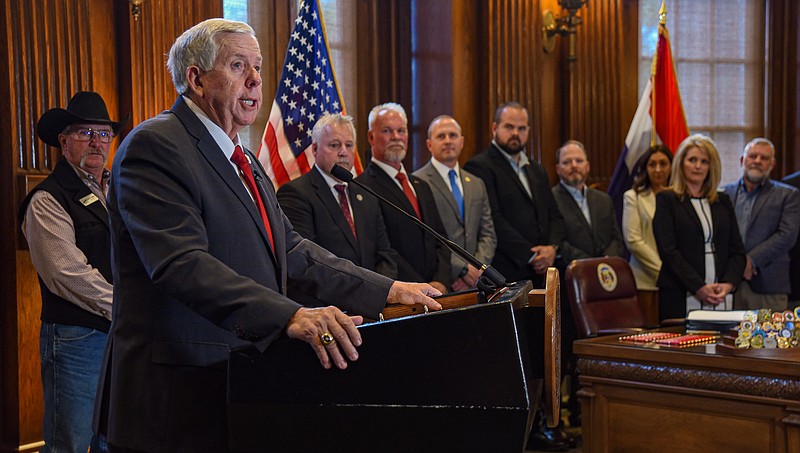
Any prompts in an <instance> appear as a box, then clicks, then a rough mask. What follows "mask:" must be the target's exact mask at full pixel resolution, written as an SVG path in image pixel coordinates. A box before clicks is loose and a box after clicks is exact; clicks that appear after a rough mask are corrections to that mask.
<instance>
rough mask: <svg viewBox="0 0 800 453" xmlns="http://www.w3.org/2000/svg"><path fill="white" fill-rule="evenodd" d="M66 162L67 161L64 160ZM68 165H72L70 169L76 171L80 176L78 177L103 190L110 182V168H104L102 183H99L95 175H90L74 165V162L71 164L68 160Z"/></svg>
mask: <svg viewBox="0 0 800 453" xmlns="http://www.w3.org/2000/svg"><path fill="white" fill-rule="evenodd" d="M64 160H66V159H64ZM67 163H68V164H69V165H70V167H72V168H73V169H74V170H75V172H76V173H77V174H78V177H80V178H81V179H85V180H87V181H91V182H93V183H95V184H97V185H99V186H100V187H101V188H104V187H105V184H106V183H107V182H108V180H109V178H111V172H110V171H109V170H108V168H103V174H102V176H101V177H100V178H101V181H98V180H96V179H95V177H94V175H93V174H91V173H89V172H88V171H86V170H84V169H83V168H81V167H79V166H77V165H75V164H73V163H72V162H70V161H68V160H67Z"/></svg>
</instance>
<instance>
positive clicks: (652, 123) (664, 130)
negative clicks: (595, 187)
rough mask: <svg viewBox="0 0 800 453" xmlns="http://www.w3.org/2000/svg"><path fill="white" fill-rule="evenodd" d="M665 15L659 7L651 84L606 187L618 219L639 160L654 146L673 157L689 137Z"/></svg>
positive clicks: (648, 83) (643, 97)
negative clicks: (663, 148) (670, 153)
mask: <svg viewBox="0 0 800 453" xmlns="http://www.w3.org/2000/svg"><path fill="white" fill-rule="evenodd" d="M665 15H666V13H665V12H664V7H663V5H662V16H661V17H662V19H661V21H660V22H659V27H658V47H657V48H656V54H655V56H654V57H653V64H652V66H651V68H652V69H651V71H650V80H649V81H648V82H647V86H645V89H644V93H642V99H641V100H640V101H639V107H638V108H637V109H636V114H635V115H634V116H633V121H632V122H631V127H630V129H628V135H627V136H626V137H625V146H624V147H623V148H622V154H621V155H620V156H619V161H617V166H616V168H615V169H614V175H613V176H612V177H611V183H610V184H609V186H608V194H609V195H610V196H611V198H612V199H613V200H614V208H615V209H616V212H617V216H618V217H620V218H621V216H622V198H623V197H622V195H623V194H624V193H625V191H626V190H628V189H630V188H631V185H632V184H633V176H634V175H633V172H634V170H635V168H636V163H637V162H638V161H639V158H641V157H642V155H643V154H644V153H645V152H647V149H648V148H649V147H650V146H652V145H655V144H656V143H663V144H664V145H666V146H667V147H668V148H669V149H670V151H672V152H673V153H674V152H675V150H676V148H677V147H678V145H679V144H680V143H681V142H682V141H683V139H685V138H686V137H688V136H689V128H688V126H687V125H686V115H685V114H684V112H683V103H682V102H681V95H680V92H679V91H678V79H677V77H676V76H675V67H674V65H673V63H672V49H671V48H670V45H669V34H668V33H667V27H666V26H665V22H666V18H665Z"/></svg>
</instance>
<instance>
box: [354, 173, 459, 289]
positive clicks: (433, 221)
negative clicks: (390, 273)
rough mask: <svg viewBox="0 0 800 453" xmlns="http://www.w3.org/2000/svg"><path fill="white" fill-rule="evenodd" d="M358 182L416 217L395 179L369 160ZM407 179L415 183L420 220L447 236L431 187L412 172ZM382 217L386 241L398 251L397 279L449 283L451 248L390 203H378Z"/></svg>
mask: <svg viewBox="0 0 800 453" xmlns="http://www.w3.org/2000/svg"><path fill="white" fill-rule="evenodd" d="M356 179H358V181H359V182H361V183H362V184H364V185H365V186H367V187H369V188H370V189H372V190H374V191H375V192H376V193H377V194H379V195H381V196H382V197H384V198H386V199H388V200H389V201H391V202H392V203H394V204H395V205H397V206H399V207H401V208H403V210H404V211H406V212H407V213H409V214H411V215H413V216H416V214H415V213H414V208H413V207H412V206H411V202H410V201H408V198H406V196H405V194H404V193H403V191H402V190H401V189H400V187H398V186H397V184H396V183H395V182H394V180H393V179H392V178H391V177H389V175H387V174H386V172H385V171H383V170H382V169H381V168H380V167H378V166H377V165H375V164H373V163H372V162H370V164H369V165H367V168H366V169H364V172H363V173H362V174H361V175H360V176H359V177H358V178H356ZM408 181H409V182H410V183H411V184H413V185H414V190H415V192H416V193H417V201H418V202H419V209H420V211H421V212H422V219H421V220H422V221H423V222H425V224H426V225H428V226H430V227H431V228H433V229H434V230H435V231H436V232H437V233H439V234H442V235H445V236H446V235H447V233H446V232H445V231H444V227H443V226H442V219H441V218H440V217H439V212H438V211H437V210H436V201H434V199H433V194H432V193H431V189H430V187H428V184H427V183H425V181H423V180H421V179H419V178H417V177H416V176H414V175H408ZM381 210H382V212H383V219H384V220H385V221H386V230H387V231H388V233H389V243H390V244H391V246H392V248H393V249H394V250H396V251H397V253H398V254H399V259H398V261H397V278H398V280H403V281H409V282H431V281H438V282H441V283H443V284H444V285H445V286H450V283H452V282H451V280H450V250H448V249H447V248H446V247H445V246H444V245H442V244H440V243H439V242H438V241H437V240H436V238H434V237H433V236H432V235H431V234H428V233H427V232H425V230H423V229H422V228H421V227H419V226H417V225H415V224H414V223H413V222H412V221H411V220H409V219H408V218H406V216H404V215H403V214H401V213H399V212H397V211H396V210H394V209H393V208H392V207H391V206H388V205H386V204H385V203H381Z"/></svg>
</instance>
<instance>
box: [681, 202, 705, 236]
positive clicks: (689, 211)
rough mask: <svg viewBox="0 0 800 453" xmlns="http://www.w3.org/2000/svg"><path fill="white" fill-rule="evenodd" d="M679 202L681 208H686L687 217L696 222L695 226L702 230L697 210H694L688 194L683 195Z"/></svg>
mask: <svg viewBox="0 0 800 453" xmlns="http://www.w3.org/2000/svg"><path fill="white" fill-rule="evenodd" d="M680 204H681V206H683V209H685V210H686V212H687V215H688V216H689V218H690V219H692V221H694V223H696V224H697V226H698V227H699V228H700V229H701V231H702V228H703V224H702V223H700V217H698V216H697V211H695V210H694V206H693V205H692V199H691V198H690V197H689V196H688V195H687V196H684V197H683V201H680Z"/></svg>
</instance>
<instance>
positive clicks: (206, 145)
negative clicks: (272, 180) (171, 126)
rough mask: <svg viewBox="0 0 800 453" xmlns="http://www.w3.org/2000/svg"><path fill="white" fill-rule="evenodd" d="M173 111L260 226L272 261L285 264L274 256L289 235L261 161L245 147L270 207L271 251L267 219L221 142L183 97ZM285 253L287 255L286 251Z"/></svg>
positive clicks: (267, 204) (221, 177)
mask: <svg viewBox="0 0 800 453" xmlns="http://www.w3.org/2000/svg"><path fill="white" fill-rule="evenodd" d="M172 112H173V113H174V114H175V115H176V116H177V117H178V118H179V119H180V120H181V122H182V123H183V125H184V126H185V127H186V130H187V131H188V132H189V134H191V135H192V136H193V137H194V138H195V139H196V140H197V149H198V150H199V151H200V154H202V155H203V157H204V158H205V159H206V161H207V162H208V163H209V165H210V166H211V167H212V168H213V169H214V171H215V172H216V173H217V174H218V175H219V177H220V179H222V181H223V182H224V183H225V185H226V186H228V189H229V190H231V191H233V193H234V194H235V195H236V198H238V199H239V201H240V202H241V203H242V205H243V206H244V208H245V209H246V210H247V212H248V213H249V214H250V218H251V219H252V221H253V222H254V223H255V224H256V227H257V228H258V231H259V232H260V234H261V237H262V239H263V241H264V247H265V248H266V249H267V251H268V252H269V254H270V257H271V258H272V260H273V262H274V263H275V264H276V265H277V266H278V267H282V266H281V263H279V262H278V260H276V258H275V257H276V254H277V255H278V256H281V253H282V252H281V250H284V251H285V249H286V243H285V237H286V234H285V230H284V228H283V223H282V222H277V221H276V220H277V219H278V218H279V217H280V216H279V215H278V211H277V207H276V206H273V203H272V202H271V199H275V197H274V196H273V197H272V198H270V197H268V196H266V187H265V186H264V183H265V181H269V179H268V178H266V177H265V174H264V172H263V170H262V169H261V165H260V164H258V163H257V162H258V160H257V159H255V157H253V156H252V154H251V153H250V152H249V151H247V150H245V154H246V155H247V156H248V157H250V161H251V168H252V170H253V175H254V176H255V178H256V184H257V185H258V186H259V191H260V192H261V199H262V201H263V202H264V206H265V208H266V210H267V218H268V219H269V223H270V227H271V228H272V236H273V239H274V241H275V248H276V250H272V247H271V246H270V245H269V236H268V235H267V230H266V228H265V227H264V222H262V221H261V213H260V212H259V211H258V207H257V206H256V204H255V203H254V202H253V199H252V198H251V197H250V193H249V192H248V191H247V189H246V188H245V186H244V184H243V183H242V181H241V179H239V175H238V174H237V173H236V170H234V168H233V166H232V164H231V163H230V162H229V161H228V160H227V159H225V154H223V152H222V150H221V149H220V148H219V145H217V142H216V141H214V138H213V137H211V134H210V133H209V132H208V130H207V129H206V127H205V126H204V125H203V123H202V122H200V120H199V119H198V118H197V116H196V115H195V114H194V112H192V111H191V109H190V108H189V106H188V105H187V104H186V102H185V101H184V100H183V98H182V97H180V96H179V97H178V100H177V101H176V102H175V105H173V107H172ZM253 161H255V162H256V165H252V163H253ZM273 192H274V191H273ZM283 254H284V255H285V253H283Z"/></svg>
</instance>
